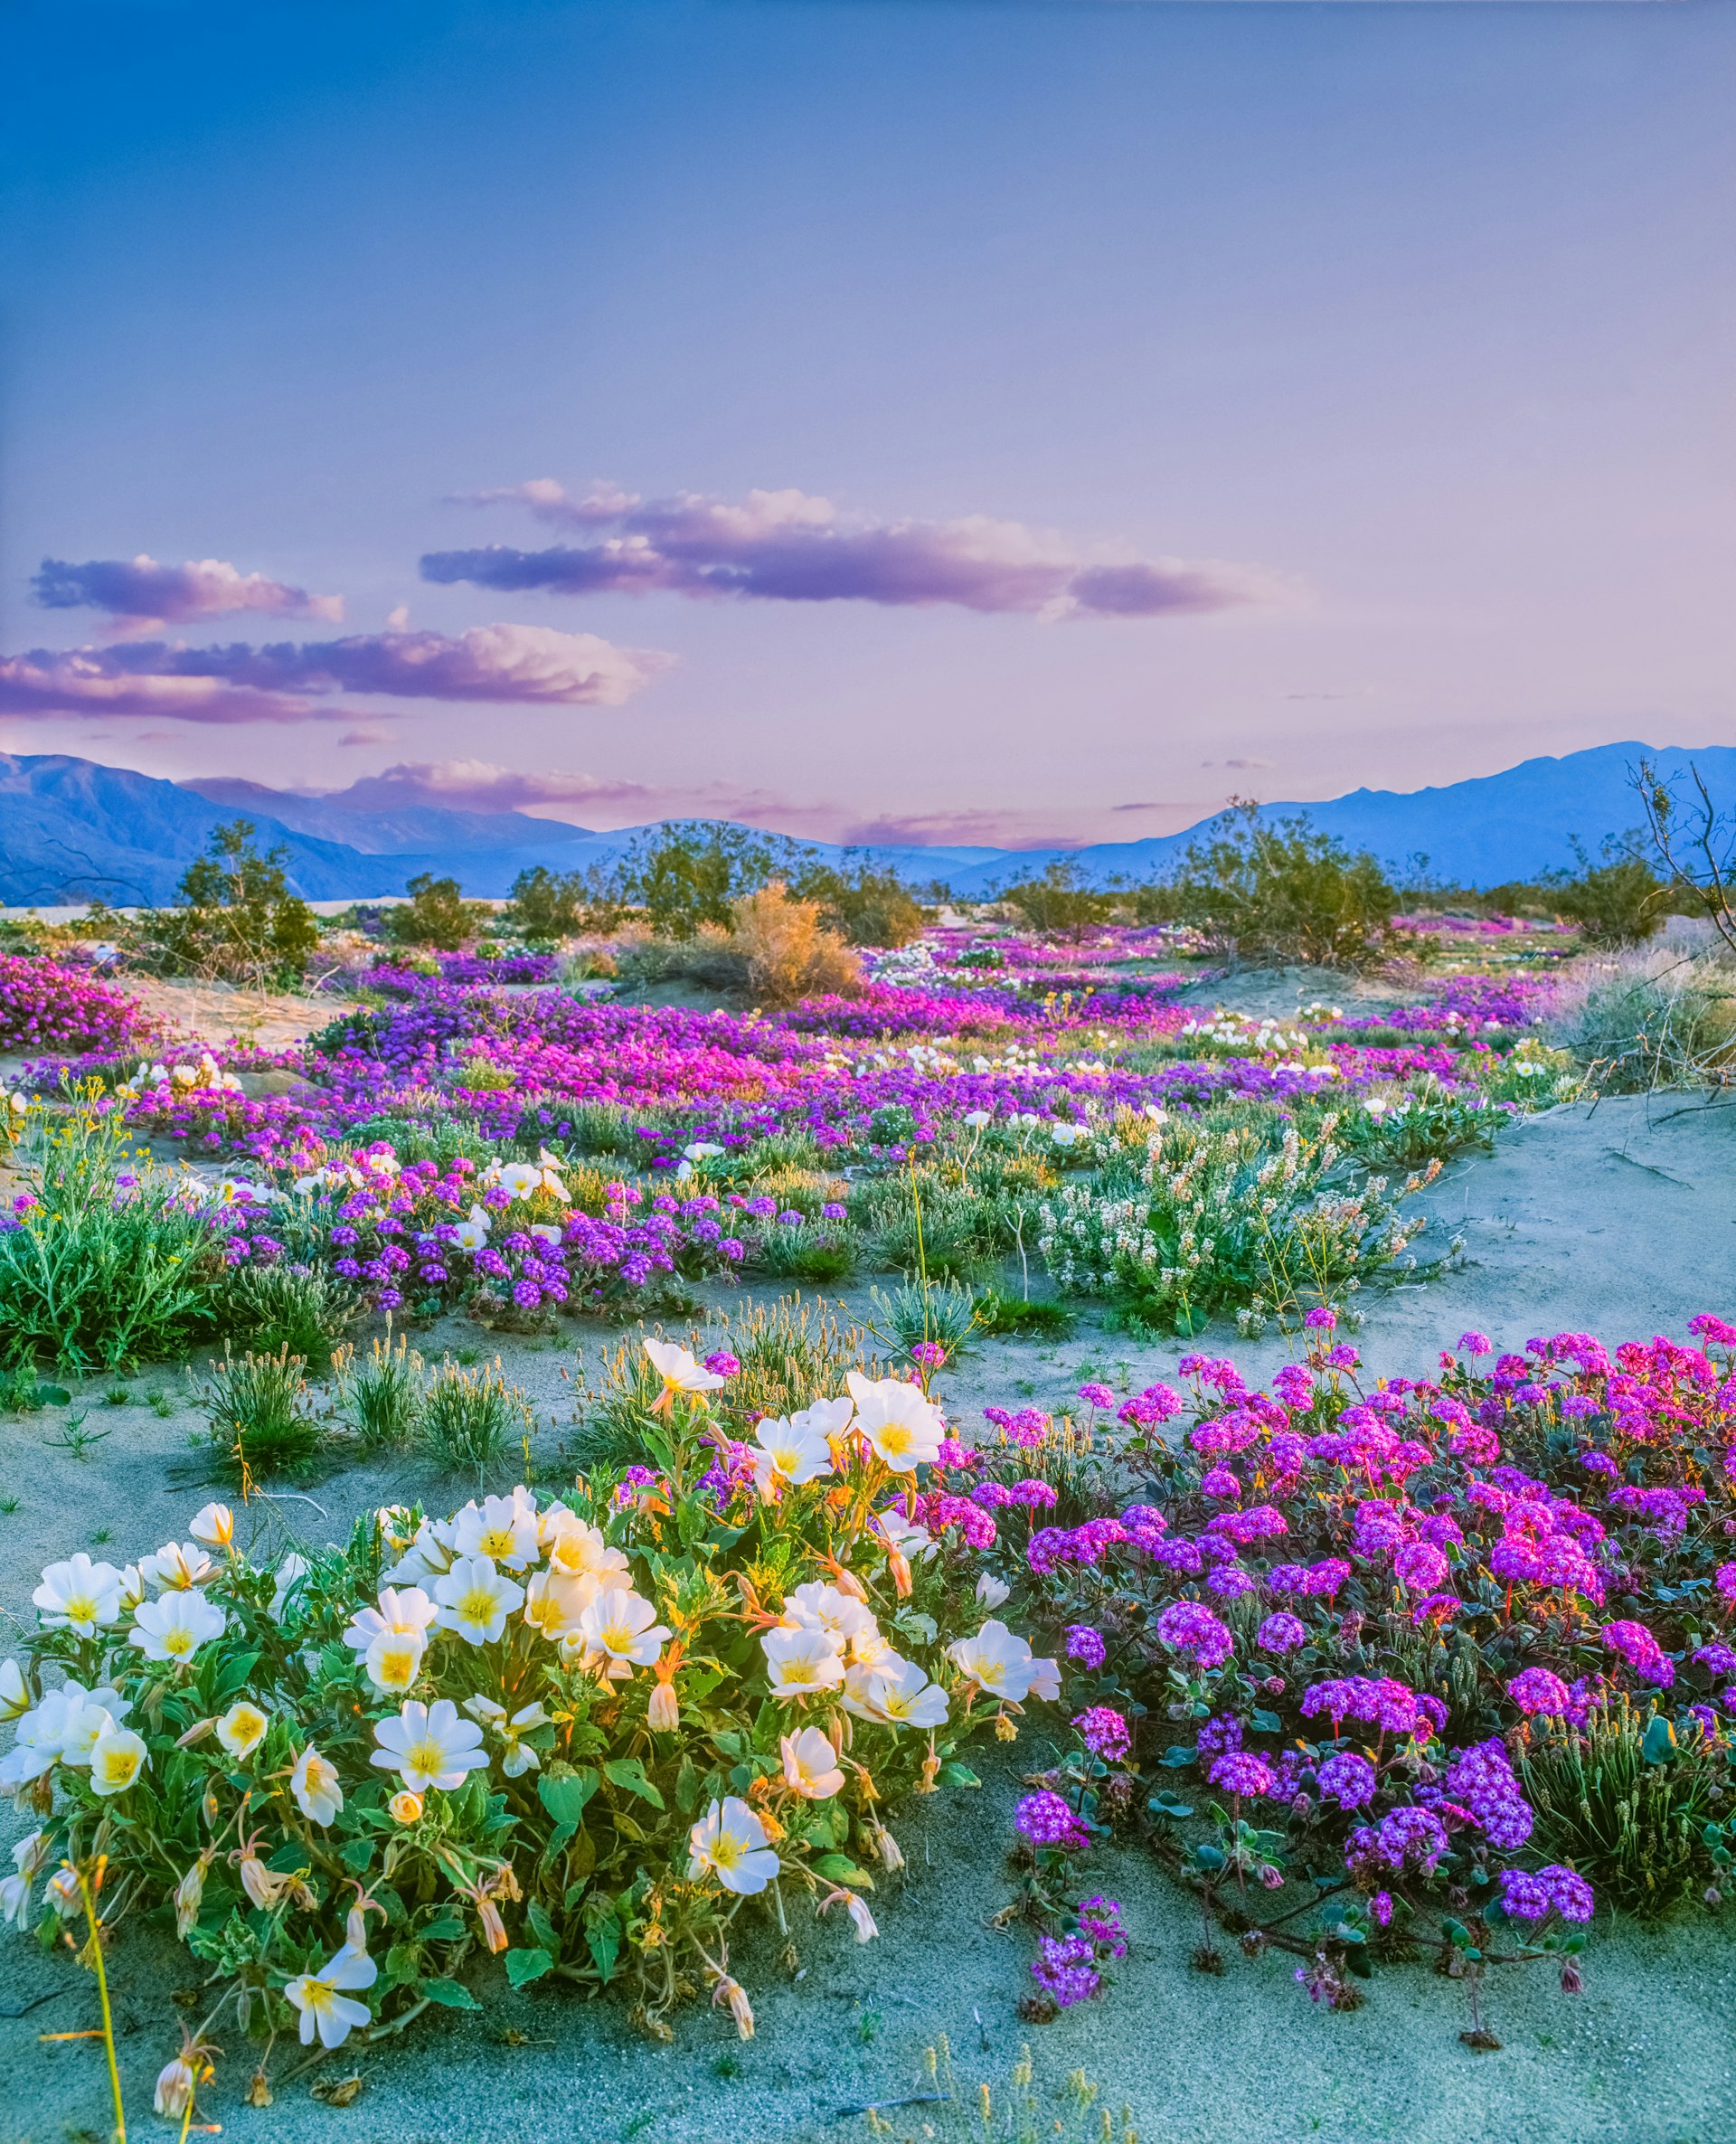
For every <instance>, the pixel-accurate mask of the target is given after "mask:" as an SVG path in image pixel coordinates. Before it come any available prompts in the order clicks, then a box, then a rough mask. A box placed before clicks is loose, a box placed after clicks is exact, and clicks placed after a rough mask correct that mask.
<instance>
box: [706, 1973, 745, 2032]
mask: <svg viewBox="0 0 1736 2144" xmlns="http://www.w3.org/2000/svg"><path fill="white" fill-rule="evenodd" d="M712 2001H713V2002H714V2003H722V2002H726V2003H728V2005H729V2006H730V2015H731V2017H733V2018H734V2019H735V2029H736V2032H737V2033H738V2035H740V2036H741V2038H742V2039H744V2040H750V2039H752V2037H753V2005H752V2004H751V2003H750V2001H749V2000H748V1991H747V1989H746V1988H743V1987H742V1985H741V1981H740V1980H732V1979H731V1978H730V1976H729V1975H728V1974H727V1973H724V1974H723V1975H722V1977H721V1978H720V1979H719V1980H718V1983H717V1992H716V1993H715V1994H714V1995H713V1996H712Z"/></svg>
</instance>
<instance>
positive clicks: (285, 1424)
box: [197, 1347, 326, 1488]
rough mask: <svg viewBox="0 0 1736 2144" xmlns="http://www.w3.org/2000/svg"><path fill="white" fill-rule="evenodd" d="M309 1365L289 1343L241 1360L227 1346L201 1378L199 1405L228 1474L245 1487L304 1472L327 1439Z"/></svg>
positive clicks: (220, 1463)
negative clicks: (308, 1374) (267, 1353)
mask: <svg viewBox="0 0 1736 2144" xmlns="http://www.w3.org/2000/svg"><path fill="white" fill-rule="evenodd" d="M197 1400H198V1404H199V1405H200V1407H201V1408H202V1409H203V1412H204V1414H205V1418H206V1421H207V1422H208V1423H209V1425H210V1431H209V1433H210V1437H211V1441H212V1445H213V1446H214V1447H215V1450H216V1453H217V1460H218V1465H219V1466H220V1467H221V1468H222V1471H223V1473H224V1474H225V1475H226V1476H227V1477H228V1478H230V1479H231V1480H233V1481H237V1482H239V1483H241V1486H242V1487H243V1488H246V1487H247V1485H248V1484H249V1483H250V1481H255V1480H259V1481H269V1480H271V1479H273V1478H276V1477H277V1476H279V1475H286V1474H287V1475H297V1474H303V1473H305V1472H306V1471H307V1469H308V1468H309V1467H310V1466H311V1465H312V1464H313V1462H314V1460H315V1459H317V1458H318V1456H319V1453H320V1450H321V1448H322V1446H323V1445H324V1444H325V1441H326V1429H325V1423H324V1421H322V1420H321V1418H320V1413H319V1407H318V1401H317V1398H316V1394H315V1393H314V1392H313V1391H312V1389H311V1388H310V1387H309V1385H308V1383H307V1363H306V1362H305V1361H304V1360H303V1358H302V1357H301V1356H300V1355H291V1354H290V1352H289V1350H288V1347H280V1348H278V1350H277V1352H276V1353H275V1354H271V1355H255V1354H253V1353H252V1352H251V1351H248V1352H247V1353H245V1354H243V1355H241V1358H240V1359H239V1360H237V1359H236V1357H235V1356H234V1355H232V1354H231V1352H230V1350H229V1349H228V1348H227V1347H225V1348H224V1350H223V1358H222V1361H221V1362H214V1363H212V1365H211V1369H210V1372H209V1374H208V1375H207V1376H206V1377H205V1378H204V1379H203V1381H202V1382H201V1384H200V1385H199V1387H198V1392H197Z"/></svg>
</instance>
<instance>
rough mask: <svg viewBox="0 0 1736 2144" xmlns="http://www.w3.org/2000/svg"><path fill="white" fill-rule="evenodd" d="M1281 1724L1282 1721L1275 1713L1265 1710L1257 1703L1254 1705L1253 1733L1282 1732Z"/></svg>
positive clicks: (1282, 1724)
mask: <svg viewBox="0 0 1736 2144" xmlns="http://www.w3.org/2000/svg"><path fill="white" fill-rule="evenodd" d="M1283 1726H1284V1723H1283V1721H1282V1720H1280V1719H1279V1718H1278V1714H1276V1713H1269V1712H1266V1711H1264V1710H1263V1709H1262V1708H1261V1707H1260V1706H1259V1705H1256V1706H1255V1707H1254V1733H1256V1734H1277V1733H1281V1732H1282V1729H1283Z"/></svg>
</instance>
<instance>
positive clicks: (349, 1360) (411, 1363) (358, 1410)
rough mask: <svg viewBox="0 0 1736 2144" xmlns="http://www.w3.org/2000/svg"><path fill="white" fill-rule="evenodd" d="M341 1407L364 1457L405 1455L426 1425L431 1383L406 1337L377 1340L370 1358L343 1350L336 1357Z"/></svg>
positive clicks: (351, 1349)
mask: <svg viewBox="0 0 1736 2144" xmlns="http://www.w3.org/2000/svg"><path fill="white" fill-rule="evenodd" d="M332 1368H333V1373H334V1375H335V1379H336V1384H337V1395H338V1407H339V1411H340V1412H342V1414H343V1416H344V1420H345V1421H348V1422H349V1423H350V1424H351V1426H352V1427H353V1428H354V1431H355V1440H356V1442H357V1444H358V1445H359V1446H360V1447H361V1449H362V1450H363V1451H364V1452H375V1451H401V1450H403V1448H404V1447H405V1446H406V1445H408V1444H409V1443H410V1442H411V1441H412V1440H414V1438H415V1436H416V1434H417V1432H418V1431H419V1430H420V1428H421V1425H422V1413H423V1409H424V1406H425V1404H426V1402H427V1392H428V1387H427V1380H426V1377H425V1375H424V1368H425V1365H424V1364H423V1362H422V1358H421V1356H420V1355H418V1354H417V1352H416V1350H415V1349H414V1348H413V1347H411V1346H410V1343H409V1342H408V1341H407V1340H406V1339H405V1338H404V1336H403V1335H402V1334H400V1335H399V1336H398V1337H397V1339H396V1340H395V1341H392V1340H375V1341H374V1342H373V1344H372V1345H371V1346H370V1347H369V1349H368V1352H367V1354H366V1355H365V1356H363V1357H360V1358H358V1356H357V1355H356V1352H355V1350H354V1347H348V1346H345V1347H341V1348H339V1350H338V1351H337V1354H336V1355H335V1357H334V1360H333V1364H332Z"/></svg>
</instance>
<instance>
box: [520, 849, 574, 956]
mask: <svg viewBox="0 0 1736 2144" xmlns="http://www.w3.org/2000/svg"><path fill="white" fill-rule="evenodd" d="M587 893H588V888H587V886H586V883H585V876H584V874H583V873H582V872H579V871H563V872H559V873H557V872H553V871H551V870H550V869H549V868H548V866H547V864H533V866H532V867H531V869H530V870H528V871H521V872H520V873H519V874H518V876H517V877H516V878H515V879H514V881H513V897H512V900H511V902H510V903H509V904H508V906H507V909H506V911H505V917H504V918H503V921H505V923H506V924H507V925H509V926H510V928H511V929H513V930H516V931H518V933H519V934H520V935H521V937H524V938H527V939H534V940H547V941H553V940H557V939H562V938H571V936H572V934H573V932H574V931H576V930H579V929H580V926H581V925H582V923H583V921H584V918H585V911H586V906H587Z"/></svg>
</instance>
